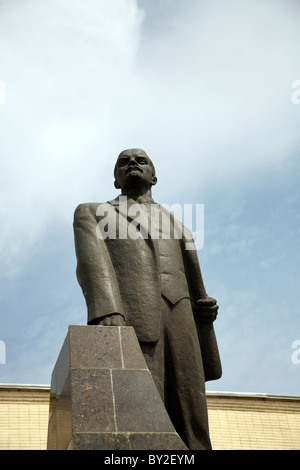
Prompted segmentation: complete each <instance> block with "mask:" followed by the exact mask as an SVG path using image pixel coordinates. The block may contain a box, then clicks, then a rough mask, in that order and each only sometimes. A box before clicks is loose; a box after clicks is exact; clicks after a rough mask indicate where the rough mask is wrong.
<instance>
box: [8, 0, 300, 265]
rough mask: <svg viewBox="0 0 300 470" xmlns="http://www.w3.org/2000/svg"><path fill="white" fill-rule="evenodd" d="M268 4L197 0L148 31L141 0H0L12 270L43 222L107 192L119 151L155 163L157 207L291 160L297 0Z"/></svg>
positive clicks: (295, 121) (67, 213)
mask: <svg viewBox="0 0 300 470" xmlns="http://www.w3.org/2000/svg"><path fill="white" fill-rule="evenodd" d="M143 5H144V7H145V5H146V4H145V3H144V4H143ZM185 5H186V3H185ZM269 5H270V4H269V3H268V2H267V3H266V2H243V4H241V2H236V1H232V2H227V3H226V5H224V4H223V3H221V2H214V3H212V2H207V1H203V2H195V1H193V2H191V3H189V6H188V7H186V8H185V9H180V17H179V16H178V15H177V14H176V12H175V13H174V11H173V15H172V16H171V17H170V20H169V21H168V20H167V19H165V23H164V28H161V29H159V30H158V31H155V34H151V31H148V32H147V35H144V32H145V31H146V29H147V24H148V23H147V9H146V10H145V14H143V11H142V10H141V9H139V8H138V2H137V1H136V0H114V1H111V0H101V1H100V0H97V1H96V0H88V1H83V0H76V1H73V2H72V3H70V2H67V1H66V0H63V1H62V0H59V1H58V0H55V1H53V2H51V3H49V2H48V3H47V2H46V1H37V0H25V1H22V2H9V1H7V0H6V1H4V2H2V4H1V7H0V8H1V19H0V41H1V44H3V46H2V49H1V52H0V55H1V62H2V64H3V69H2V72H1V73H2V74H3V76H1V77H0V79H1V80H3V81H4V82H5V85H6V95H7V96H6V104H5V105H2V107H1V113H2V118H1V123H2V130H3V136H2V144H1V146H2V149H1V167H2V170H1V176H0V178H1V188H2V189H1V191H2V197H1V205H0V216H1V220H5V224H4V229H3V230H2V232H1V238H0V249H1V252H2V259H4V261H5V260H6V262H7V263H6V264H7V265H9V266H10V268H11V269H12V270H13V271H12V272H14V269H15V267H16V266H20V265H21V264H20V261H21V258H20V255H21V254H22V253H23V254H24V255H28V253H30V251H29V249H30V247H31V246H32V245H33V244H34V243H35V242H36V240H37V239H38V237H39V236H40V235H41V234H42V233H43V230H44V229H45V227H46V224H47V221H48V220H49V219H50V218H53V217H66V219H65V220H67V223H70V219H71V213H72V211H73V209H74V207H75V205H76V204H77V203H79V202H82V201H84V200H88V199H98V200H103V199H105V200H106V199H108V198H110V197H113V196H114V188H113V185H112V176H111V175H112V168H113V163H114V159H115V158H116V155H117V153H118V152H119V151H120V150H122V149H123V148H126V147H130V146H141V147H143V148H145V150H146V151H148V152H149V153H150V155H151V157H153V159H154V162H155V164H156V167H157V171H158V178H159V184H158V186H157V187H156V188H155V193H156V194H158V195H159V197H160V199H162V202H168V200H166V198H167V197H170V192H171V194H172V197H174V198H175V197H176V194H178V196H177V197H183V196H184V197H185V198H186V200H184V201H183V202H191V201H190V200H188V198H189V194H190V192H193V191H197V188H198V187H199V186H204V187H207V185H209V184H211V183H212V182H213V184H215V185H216V186H218V185H220V184H223V183H224V181H226V182H227V184H230V183H229V182H230V181H234V179H235V178H236V177H237V176H239V177H240V176H243V175H247V176H248V175H249V174H250V173H249V172H255V171H261V168H264V167H265V166H266V165H271V164H277V163H278V162H280V161H282V160H284V159H285V158H287V157H288V156H289V154H290V153H291V152H292V151H293V149H294V148H295V147H296V146H297V145H299V139H298V135H297V133H296V130H297V128H298V127H297V126H298V122H299V113H298V115H296V112H297V111H298V110H296V106H295V105H293V104H292V103H291V99H290V98H291V83H292V81H293V80H295V79H297V78H299V77H297V76H295V75H296V73H297V68H296V65H295V64H297V61H298V57H299V46H298V45H299V43H300V41H299V39H300V37H299V36H300V33H299V28H298V25H297V20H296V17H295V14H294V8H296V7H295V6H293V5H295V4H294V3H293V2H287V3H286V4H282V3H278V2H275V3H274V6H273V7H272V11H271V10H270V6H269ZM145 8H146V7H145ZM147 8H151V6H150V4H148V7H147ZM156 8H162V6H160V7H159V6H158V4H156ZM162 13H164V14H165V12H163V8H162ZM165 18H166V16H165ZM152 26H153V23H152ZM170 161H172V163H173V166H172V185H173V188H172V189H171V188H170V183H169V182H170V177H169V176H166V175H167V172H168V171H169V168H170ZM110 177H111V179H109V178H110ZM160 183H161V185H162V184H163V183H164V184H165V185H168V188H167V189H166V188H165V187H163V186H160ZM176 186H177V189H176V190H175V189H174V188H175V187H176ZM194 188H195V189H194ZM189 191H190V192H189ZM173 202H174V201H173ZM199 202H203V201H199ZM25 258H26V257H25Z"/></svg>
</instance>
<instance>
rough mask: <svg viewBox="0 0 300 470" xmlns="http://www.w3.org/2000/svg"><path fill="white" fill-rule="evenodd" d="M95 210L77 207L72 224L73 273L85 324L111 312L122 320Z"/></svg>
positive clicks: (119, 301) (110, 267) (111, 267)
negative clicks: (85, 314)
mask: <svg viewBox="0 0 300 470" xmlns="http://www.w3.org/2000/svg"><path fill="white" fill-rule="evenodd" d="M97 207H98V204H80V205H79V206H78V207H77V208H76V210H75V213H74V223H73V228H74V240H75V252H76V258H77V269H76V274H77V279H78V282H79V285H80V287H81V289H82V292H83V295H84V297H85V301H86V304H87V310H88V324H92V323H94V322H95V321H96V320H97V319H99V318H101V317H104V316H106V315H109V314H112V313H119V314H121V315H123V317H124V318H125V312H124V308H123V304H122V299H121V295H120V291H119V286H118V282H117V278H116V274H115V270H114V267H113V265H112V262H111V259H110V256H109V252H108V249H107V246H106V242H105V241H104V240H103V239H101V238H99V237H98V236H97V233H96V229H97V219H96V210H97ZM125 319H126V318H125Z"/></svg>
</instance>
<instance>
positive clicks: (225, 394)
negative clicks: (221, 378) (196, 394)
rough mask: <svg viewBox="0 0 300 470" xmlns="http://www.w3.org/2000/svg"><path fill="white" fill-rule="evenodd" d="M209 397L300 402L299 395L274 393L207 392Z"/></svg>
mask: <svg viewBox="0 0 300 470" xmlns="http://www.w3.org/2000/svg"><path fill="white" fill-rule="evenodd" d="M206 395H207V396H222V397H233V398H235V397H236V398H270V399H277V400H300V396H299V395H279V394H272V393H257V392H219V391H216V392H214V391H208V390H207V391H206Z"/></svg>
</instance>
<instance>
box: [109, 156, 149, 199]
mask: <svg viewBox="0 0 300 470" xmlns="http://www.w3.org/2000/svg"><path fill="white" fill-rule="evenodd" d="M115 178H116V182H117V185H118V187H120V188H122V189H125V190H133V189H138V188H141V187H142V188H151V186H152V185H153V184H155V183H156V177H155V176H154V174H153V167H152V165H151V163H150V159H149V157H148V155H147V154H146V152H144V150H141V149H129V150H124V151H123V152H121V153H120V155H119V157H118V160H117V165H116V172H115Z"/></svg>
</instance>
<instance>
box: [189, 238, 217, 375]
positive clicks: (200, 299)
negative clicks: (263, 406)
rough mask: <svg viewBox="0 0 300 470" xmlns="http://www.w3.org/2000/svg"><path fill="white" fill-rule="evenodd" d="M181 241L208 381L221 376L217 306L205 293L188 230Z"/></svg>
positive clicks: (195, 252)
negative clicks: (216, 320)
mask: <svg viewBox="0 0 300 470" xmlns="http://www.w3.org/2000/svg"><path fill="white" fill-rule="evenodd" d="M182 241H183V244H182V252H183V258H184V261H185V271H186V276H187V280H188V284H189V289H190V298H191V303H192V308H193V312H194V318H195V324H196V327H197V331H198V337H199V342H200V347H201V355H202V362H203V369H204V375H205V381H206V382H208V381H210V380H217V379H219V378H220V377H221V376H222V365H221V360H220V355H219V348H218V344H217V339H216V335H215V330H214V325H213V322H214V320H215V319H216V316H217V310H218V306H217V302H216V300H215V299H213V298H211V297H209V296H208V295H207V293H206V290H205V287H204V283H203V278H202V274H201V270H200V264H199V260H198V256H197V250H196V246H194V249H191V247H192V244H193V243H194V242H193V237H192V234H191V233H190V232H189V231H188V230H185V231H184V237H183V240H182ZM186 243H188V246H189V249H188V250H187V249H186Z"/></svg>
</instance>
